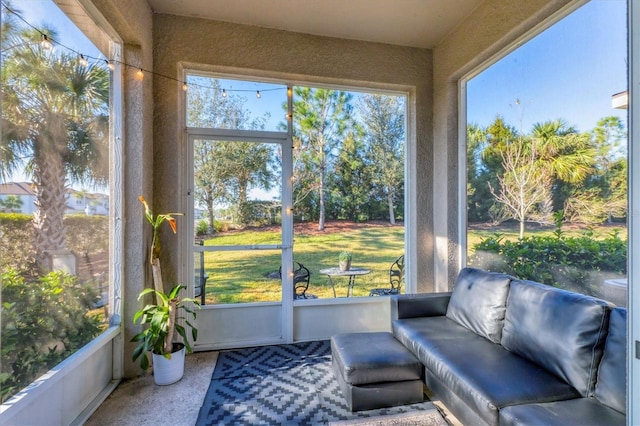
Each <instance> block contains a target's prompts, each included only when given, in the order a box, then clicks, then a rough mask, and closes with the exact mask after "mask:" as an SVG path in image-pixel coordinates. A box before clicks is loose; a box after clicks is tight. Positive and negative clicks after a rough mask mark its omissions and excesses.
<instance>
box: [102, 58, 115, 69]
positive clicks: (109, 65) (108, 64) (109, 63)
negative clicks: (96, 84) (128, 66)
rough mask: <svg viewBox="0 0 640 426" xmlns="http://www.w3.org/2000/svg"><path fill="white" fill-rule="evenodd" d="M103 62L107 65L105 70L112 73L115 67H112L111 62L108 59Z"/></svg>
mask: <svg viewBox="0 0 640 426" xmlns="http://www.w3.org/2000/svg"><path fill="white" fill-rule="evenodd" d="M104 62H105V63H106V64H107V68H109V69H110V70H111V71H113V70H114V69H116V66H115V65H113V62H111V61H110V60H108V59H105V60H104Z"/></svg>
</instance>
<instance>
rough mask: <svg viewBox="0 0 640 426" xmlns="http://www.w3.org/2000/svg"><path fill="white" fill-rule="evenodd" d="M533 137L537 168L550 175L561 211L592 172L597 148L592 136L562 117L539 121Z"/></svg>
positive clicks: (534, 127) (555, 203) (535, 125)
mask: <svg viewBox="0 0 640 426" xmlns="http://www.w3.org/2000/svg"><path fill="white" fill-rule="evenodd" d="M531 134H532V137H533V138H534V139H535V143H536V146H537V149H538V158H537V159H536V162H537V163H538V167H540V168H541V169H546V170H548V172H549V175H550V177H551V184H552V186H553V188H554V191H553V199H554V202H553V205H554V209H555V210H556V211H558V210H562V209H563V206H564V204H565V202H566V200H567V198H569V197H570V196H571V194H572V193H573V191H574V190H575V188H577V187H578V186H580V185H581V184H582V182H584V180H585V179H586V178H587V177H588V176H589V175H590V174H591V173H592V172H593V158H594V155H595V151H594V150H593V146H592V144H591V141H590V138H589V135H588V134H586V133H578V131H577V130H576V129H575V128H573V127H571V126H568V125H567V123H566V122H565V121H564V120H562V119H557V120H549V121H545V122H542V123H536V124H534V126H533V129H532V132H531Z"/></svg>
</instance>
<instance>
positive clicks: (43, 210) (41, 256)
mask: <svg viewBox="0 0 640 426" xmlns="http://www.w3.org/2000/svg"><path fill="white" fill-rule="evenodd" d="M53 143H54V142H51V141H43V144H45V145H46V144H49V145H51V144H53ZM34 162H35V171H34V192H35V202H34V204H35V207H36V210H35V212H34V215H33V225H34V227H35V231H36V232H35V250H36V263H37V264H38V266H40V267H41V268H43V269H45V270H49V268H50V265H49V261H48V256H47V253H50V252H54V251H60V250H64V249H65V246H66V241H65V229H64V221H63V219H64V212H65V210H66V198H65V195H66V178H65V170H64V165H63V162H62V158H61V156H60V154H59V153H57V152H55V151H54V150H53V149H51V148H48V147H44V148H42V149H41V150H38V152H37V153H36V155H35V159H34Z"/></svg>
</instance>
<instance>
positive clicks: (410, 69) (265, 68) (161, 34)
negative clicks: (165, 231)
mask: <svg viewBox="0 0 640 426" xmlns="http://www.w3.org/2000/svg"><path fill="white" fill-rule="evenodd" d="M154 48H155V56H154V70H155V71H156V72H158V73H161V74H164V75H169V76H175V77H176V78H180V75H179V69H180V66H181V65H183V66H185V67H189V68H196V67H197V68H198V69H201V70H211V71H217V72H231V73H236V74H246V75H253V76H258V77H269V78H276V79H278V80H281V81H286V80H289V81H296V82H303V81H311V82H316V83H332V84H341V85H347V86H362V87H371V88H387V89H389V88H396V89H401V90H406V91H410V92H411V98H410V102H412V104H413V105H414V108H413V110H412V111H411V113H412V114H413V116H414V117H415V123H416V127H415V139H416V141H417V146H416V150H415V155H414V156H413V157H412V158H409V161H411V162H414V163H415V165H416V166H417V167H416V169H417V171H418V172H417V188H418V195H417V197H416V201H417V207H416V210H417V212H418V214H417V218H418V220H417V222H418V223H416V224H409V223H405V225H406V229H407V232H414V233H415V239H416V241H417V248H418V253H417V258H418V259H419V264H418V265H416V266H417V268H416V270H417V279H418V286H419V290H420V291H427V290H428V289H429V283H431V282H433V280H432V275H433V274H432V268H431V265H433V260H432V246H433V244H432V242H431V231H430V230H431V228H432V217H431V214H430V212H431V211H432V207H431V206H432V204H431V203H432V199H431V194H432V190H431V188H432V174H431V170H432V158H433V156H432V148H431V145H432V144H431V135H432V129H431V116H432V109H431V100H432V86H431V82H432V75H431V71H432V65H431V52H430V51H428V50H424V49H415V48H407V47H398V46H391V45H385V44H379V43H367V42H360V41H348V40H342V39H336V38H327V37H319V36H311V35H305V34H299V33H291V32H285V31H279V30H273V29H266V28H259V27H253V26H247V25H238V24H231V23H224V22H217V21H208V20H203V19H197V18H188V17H178V16H171V15H155V16H154ZM181 93H182V92H181V90H180V87H179V84H177V83H176V82H175V81H171V80H169V79H163V78H156V79H155V80H154V98H155V114H154V122H155V127H154V148H155V149H154V155H155V157H154V164H155V171H156V174H155V176H154V188H155V194H156V197H160V204H161V205H162V208H163V209H164V210H169V211H174V209H175V210H177V211H180V210H181V209H182V207H183V206H181V205H180V198H181V197H179V196H177V195H178V194H181V193H182V187H181V186H180V185H181V178H182V176H183V171H182V169H181V168H182V161H183V158H184V155H185V153H184V147H183V143H184V140H183V134H182V129H181V128H180V127H179V126H180V123H181V117H180V114H181V112H180V109H179V105H180V96H181ZM161 188H162V191H161V190H160V189H161ZM160 192H162V194H161V193H160ZM165 247H166V245H165ZM171 260H172V262H170V263H171V264H172V266H170V268H172V270H171V271H170V270H169V269H168V268H166V271H167V272H168V274H171V273H174V274H177V271H178V268H179V266H178V257H177V255H176V254H175V253H174V254H173V255H172V257H171Z"/></svg>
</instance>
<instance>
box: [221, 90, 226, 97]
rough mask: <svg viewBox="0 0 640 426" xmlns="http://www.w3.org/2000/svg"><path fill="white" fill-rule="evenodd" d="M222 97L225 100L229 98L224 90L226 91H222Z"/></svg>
mask: <svg viewBox="0 0 640 426" xmlns="http://www.w3.org/2000/svg"><path fill="white" fill-rule="evenodd" d="M222 97H223V98H226V97H227V91H226V90H224V89H222Z"/></svg>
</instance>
